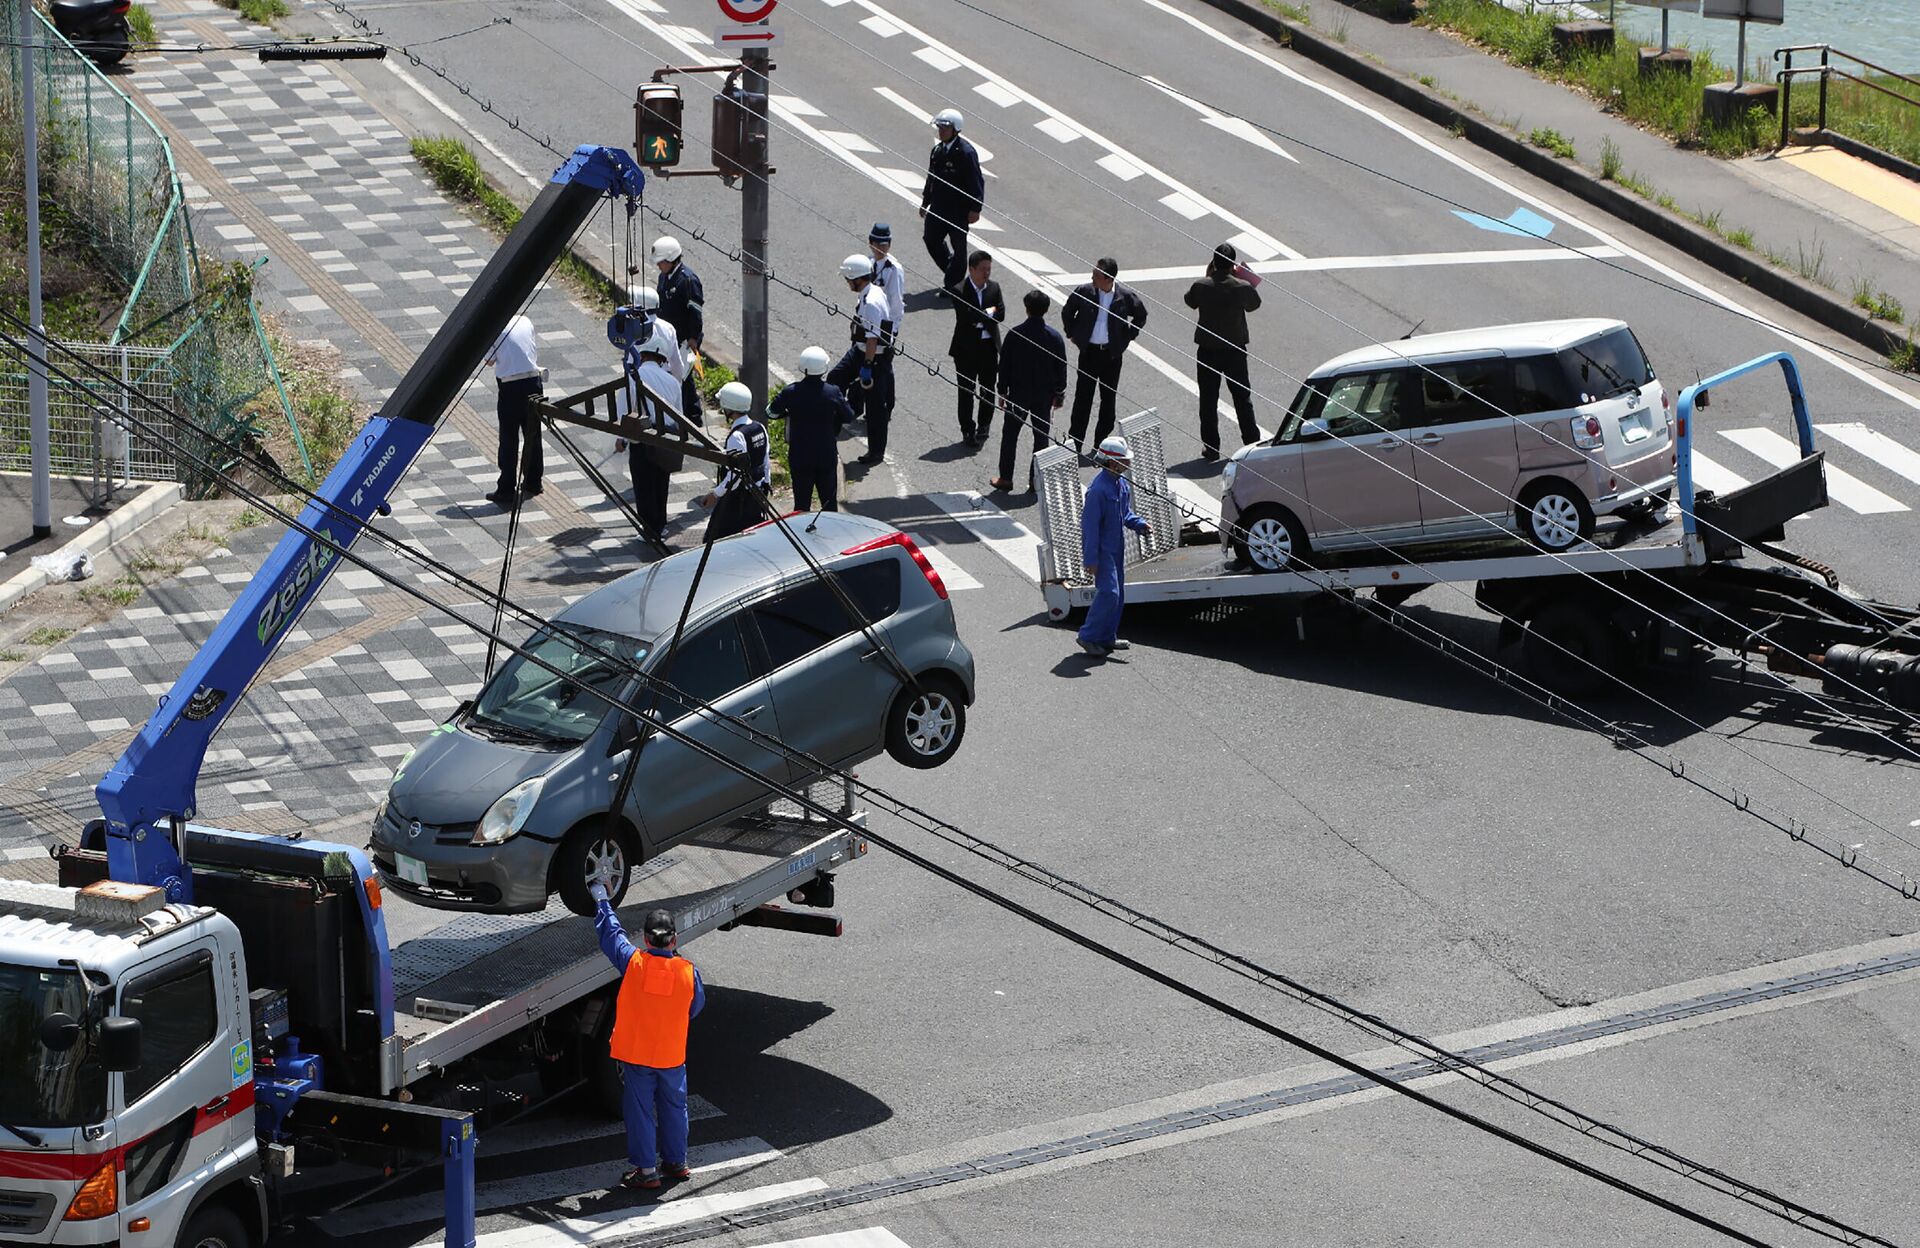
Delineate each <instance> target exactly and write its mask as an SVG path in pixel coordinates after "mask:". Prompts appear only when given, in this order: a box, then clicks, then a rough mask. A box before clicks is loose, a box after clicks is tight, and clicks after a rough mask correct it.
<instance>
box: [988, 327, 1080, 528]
mask: <svg viewBox="0 0 1920 1248" xmlns="http://www.w3.org/2000/svg"><path fill="white" fill-rule="evenodd" d="M1051 302H1052V301H1051V300H1050V299H1048V298H1047V295H1046V292H1045V291H1040V290H1030V291H1028V292H1027V294H1026V297H1025V298H1024V299H1023V300H1021V303H1022V304H1023V305H1024V306H1025V307H1026V309H1027V319H1026V320H1024V321H1021V322H1020V323H1019V324H1018V325H1015V326H1014V327H1013V328H1012V329H1010V330H1008V331H1007V340H1006V342H1005V343H1004V344H1002V345H1001V347H1000V398H1001V400H1002V401H1003V402H1004V403H1005V404H1006V408H1007V421H1006V424H1004V425H1002V426H1001V429H1000V475H999V476H997V477H995V478H994V479H993V482H992V484H993V488H994V489H996V490H1011V489H1012V488H1013V460H1014V456H1015V455H1017V454H1018V453H1019V446H1018V443H1019V439H1020V424H1021V422H1022V421H1025V422H1026V423H1028V424H1030V425H1032V426H1033V449H1034V451H1035V452H1036V453H1037V452H1038V451H1039V450H1040V449H1041V448H1042V447H1044V446H1046V445H1047V443H1048V442H1050V441H1051V440H1052V438H1053V413H1054V412H1055V411H1057V410H1058V409H1059V407H1060V404H1062V403H1063V402H1065V401H1066V397H1067V340H1066V339H1065V338H1062V337H1061V336H1060V331H1059V330H1057V329H1055V328H1054V327H1053V326H1051V325H1049V324H1047V308H1048V306H1049V305H1050V304H1051ZM1027 490H1028V492H1029V493H1031V492H1032V490H1033V465H1032V464H1028V465H1027Z"/></svg>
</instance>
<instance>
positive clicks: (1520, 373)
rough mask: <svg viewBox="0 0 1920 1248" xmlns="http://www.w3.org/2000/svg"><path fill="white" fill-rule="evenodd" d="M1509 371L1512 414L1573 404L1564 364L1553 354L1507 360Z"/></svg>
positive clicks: (1519, 414)
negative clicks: (1568, 391)
mask: <svg viewBox="0 0 1920 1248" xmlns="http://www.w3.org/2000/svg"><path fill="white" fill-rule="evenodd" d="M1507 365H1508V368H1509V369H1510V370H1511V374H1512V377H1511V380H1512V383H1513V389H1512V393H1513V398H1512V403H1511V406H1510V407H1509V409H1508V410H1510V411H1511V412H1512V413H1513V414H1514V415H1515V416H1531V415H1533V414H1534V413H1536V412H1557V411H1559V410H1560V409H1562V408H1567V407H1573V406H1575V400H1574V397H1573V396H1572V395H1569V394H1568V393H1567V381H1566V373H1565V370H1564V367H1563V366H1562V365H1561V363H1560V360H1559V358H1558V357H1556V356H1551V355H1534V356H1528V357H1525V358H1523V359H1518V360H1509V361H1507Z"/></svg>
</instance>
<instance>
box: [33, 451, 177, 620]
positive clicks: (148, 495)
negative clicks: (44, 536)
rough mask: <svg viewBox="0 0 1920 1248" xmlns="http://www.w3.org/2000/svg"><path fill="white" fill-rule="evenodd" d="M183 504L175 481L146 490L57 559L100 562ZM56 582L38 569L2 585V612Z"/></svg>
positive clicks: (89, 528)
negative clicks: (89, 558)
mask: <svg viewBox="0 0 1920 1248" xmlns="http://www.w3.org/2000/svg"><path fill="white" fill-rule="evenodd" d="M179 501H180V485H179V483H178V482H175V481H165V482H158V483H155V484H153V485H148V486H146V487H145V488H143V489H142V490H141V491H140V492H139V493H138V494H136V495H134V497H133V498H131V499H129V500H128V501H126V502H125V503H123V504H121V505H120V506H118V507H116V508H114V509H113V510H112V511H111V512H109V513H107V515H106V517H105V518H104V519H101V520H96V521H94V522H93V523H92V524H90V525H88V526H87V528H86V531H85V532H83V533H81V534H80V535H79V536H78V537H76V538H74V539H73V540H72V541H70V542H68V543H67V544H66V545H64V546H62V547H60V549H59V550H57V551H54V552H53V553H54V554H56V555H77V554H81V553H82V552H84V553H86V554H88V555H92V556H93V557H95V558H98V557H99V556H101V555H102V554H104V553H106V552H107V551H109V550H111V549H113V548H114V547H115V546H117V545H119V544H120V542H121V541H123V540H124V539H126V538H127V537H129V536H131V535H132V534H133V533H134V532H135V531H137V530H138V529H140V527H141V526H143V525H145V524H146V523H147V522H148V521H149V520H152V519H153V518H154V517H156V516H158V515H159V514H160V513H161V512H163V511H165V510H166V509H167V508H169V507H171V506H173V505H174V504H175V503H177V502H179ZM52 583H53V578H52V577H51V576H49V575H47V574H46V573H45V572H42V571H41V570H40V569H39V568H36V567H31V566H29V567H28V568H27V570H26V571H24V572H21V573H19V574H18V575H16V576H15V577H13V579H12V580H9V581H6V582H5V583H0V611H5V610H7V609H8V608H9V607H11V606H13V604H14V603H16V602H18V601H20V600H21V599H22V598H24V597H26V596H27V595H28V594H30V593H32V592H33V591H34V590H36V589H39V588H40V587H41V586H43V585H49V584H52Z"/></svg>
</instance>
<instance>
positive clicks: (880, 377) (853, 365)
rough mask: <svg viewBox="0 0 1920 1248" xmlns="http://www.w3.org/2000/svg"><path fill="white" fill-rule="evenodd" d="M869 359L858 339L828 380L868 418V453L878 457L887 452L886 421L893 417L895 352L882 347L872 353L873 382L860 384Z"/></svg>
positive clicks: (855, 411) (857, 410)
mask: <svg viewBox="0 0 1920 1248" xmlns="http://www.w3.org/2000/svg"><path fill="white" fill-rule="evenodd" d="M866 361H867V348H866V345H865V344H863V343H856V344H855V345H853V346H851V347H848V348H847V353H846V354H845V355H843V356H841V357H840V362H839V363H838V364H835V365H834V366H833V368H832V369H831V370H829V371H828V373H827V384H828V385H831V386H839V387H840V389H841V390H843V391H845V392H846V396H847V403H848V405H849V406H851V407H852V408H853V410H854V414H855V415H864V416H866V418H867V454H868V455H869V456H870V457H872V458H875V459H877V458H879V457H880V456H882V455H885V454H886V453H887V422H888V421H889V420H891V419H892V418H893V352H891V351H884V350H883V351H881V352H880V353H879V354H878V355H876V356H874V357H873V385H872V387H871V388H869V387H866V386H862V385H861V384H860V366H861V365H862V364H865V363H866Z"/></svg>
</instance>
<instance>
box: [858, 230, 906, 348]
mask: <svg viewBox="0 0 1920 1248" xmlns="http://www.w3.org/2000/svg"><path fill="white" fill-rule="evenodd" d="M867 250H869V251H871V252H872V253H873V280H874V282H875V283H876V284H877V285H878V286H879V287H880V289H881V290H882V291H883V292H885V294H886V296H887V319H888V320H890V321H892V322H893V345H894V347H895V349H896V350H897V349H898V348H899V346H900V335H901V333H902V331H904V330H905V329H906V327H907V271H906V270H905V269H903V268H901V267H900V262H899V261H898V260H895V259H894V258H893V227H892V226H890V225H888V224H887V223H886V222H885V221H875V222H874V223H873V229H872V230H870V231H868V233H867Z"/></svg>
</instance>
